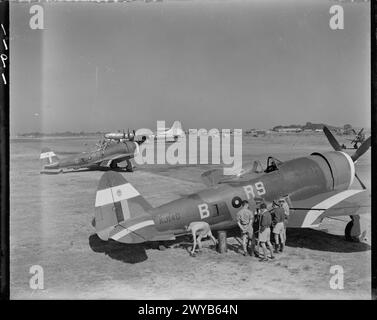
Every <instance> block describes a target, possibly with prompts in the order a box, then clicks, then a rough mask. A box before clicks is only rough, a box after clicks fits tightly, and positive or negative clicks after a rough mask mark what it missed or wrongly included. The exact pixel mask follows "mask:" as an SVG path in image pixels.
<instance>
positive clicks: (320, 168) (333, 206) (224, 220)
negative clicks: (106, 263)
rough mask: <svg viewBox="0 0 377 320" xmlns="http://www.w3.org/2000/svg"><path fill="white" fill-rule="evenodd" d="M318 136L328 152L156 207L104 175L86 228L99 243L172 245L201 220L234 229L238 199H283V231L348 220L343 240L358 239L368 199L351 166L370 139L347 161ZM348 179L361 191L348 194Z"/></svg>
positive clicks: (113, 175)
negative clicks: (335, 219) (286, 209)
mask: <svg viewBox="0 0 377 320" xmlns="http://www.w3.org/2000/svg"><path fill="white" fill-rule="evenodd" d="M324 133H325V134H326V136H327V138H328V140H329V142H330V144H331V145H332V147H333V148H334V151H329V152H324V153H319V152H314V153H312V154H311V155H309V156H306V157H300V158H296V159H293V160H289V161H286V162H279V163H276V162H274V163H275V165H274V166H273V167H271V168H270V170H264V171H262V172H258V173H255V174H254V175H251V177H250V178H249V179H247V180H244V179H239V180H232V179H231V180H230V181H221V179H220V180H218V182H219V183H217V184H215V185H212V186H211V187H209V188H207V189H205V190H202V191H200V192H198V193H194V194H191V195H187V196H185V197H183V198H180V199H178V200H174V201H172V202H169V203H166V204H164V205H162V206H160V207H156V208H153V207H152V206H151V205H150V204H149V203H148V202H147V201H146V200H145V199H144V197H143V196H142V195H141V194H140V193H139V192H138V191H137V190H136V189H135V188H134V187H133V186H132V185H131V184H130V183H129V182H127V181H126V179H125V178H124V177H123V176H122V175H120V174H119V173H117V172H106V173H105V174H104V175H103V176H102V177H101V179H100V181H99V185H98V190H97V193H96V199H95V217H94V219H93V221H92V225H93V226H94V227H95V229H96V232H97V235H98V236H99V237H100V238H101V239H102V240H109V239H112V240H115V241H118V242H122V243H142V242H146V241H166V240H174V239H175V237H176V236H178V235H181V234H184V233H185V226H187V225H189V223H190V222H192V221H201V220H203V221H206V222H208V223H209V224H210V226H211V229H212V230H224V229H227V228H232V227H235V226H236V225H237V224H236V214H237V212H238V211H239V210H240V208H241V206H242V201H243V200H248V201H249V203H250V205H251V206H254V207H256V200H257V199H258V198H263V199H264V201H266V202H270V203H271V202H272V201H273V200H274V199H277V198H279V197H282V196H288V198H289V199H290V201H289V202H290V216H289V220H288V227H291V228H312V227H317V226H318V225H319V224H320V223H321V222H322V220H323V219H324V218H327V217H336V216H347V215H349V216H350V217H351V221H350V222H349V223H348V224H347V226H346V228H345V235H346V239H348V240H351V239H352V240H354V239H355V240H359V239H360V238H362V237H363V236H364V235H365V232H363V230H361V227H360V226H361V225H360V220H359V218H360V217H359V215H360V214H363V213H368V212H369V213H370V196H369V192H368V191H367V190H365V189H366V188H365V186H364V184H363V183H362V182H361V180H360V179H359V177H358V176H357V174H356V171H355V163H356V162H357V160H358V159H359V158H360V157H361V156H362V155H363V154H364V153H365V152H367V150H368V149H369V147H370V143H371V138H370V137H369V138H368V139H367V140H366V141H365V142H364V143H363V144H362V145H361V146H360V148H358V149H357V150H356V152H355V153H354V154H352V155H351V156H350V155H348V154H347V153H345V152H342V148H341V146H340V145H339V143H338V142H337V141H336V139H335V138H334V136H333V135H332V134H331V132H330V131H329V130H328V129H327V128H324ZM270 160H271V159H270ZM270 165H271V163H270ZM354 178H356V179H357V180H358V181H359V182H360V185H361V187H362V189H350V187H351V185H352V184H353V181H354Z"/></svg>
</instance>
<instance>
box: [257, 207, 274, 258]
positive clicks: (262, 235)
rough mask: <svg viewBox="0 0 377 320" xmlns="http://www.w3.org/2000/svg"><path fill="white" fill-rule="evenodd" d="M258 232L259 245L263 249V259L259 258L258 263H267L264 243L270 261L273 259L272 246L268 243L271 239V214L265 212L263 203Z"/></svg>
mask: <svg viewBox="0 0 377 320" xmlns="http://www.w3.org/2000/svg"><path fill="white" fill-rule="evenodd" d="M260 210H261V211H260V219H261V220H260V230H259V243H260V245H261V247H262V249H263V253H264V257H263V258H261V259H260V260H259V261H268V259H267V248H266V243H267V246H268V249H269V250H270V254H271V257H270V258H271V259H274V258H275V257H274V254H273V253H272V245H271V241H270V237H271V229H270V228H271V225H272V219H271V213H270V212H269V211H268V210H267V206H266V204H265V203H262V204H261V205H260Z"/></svg>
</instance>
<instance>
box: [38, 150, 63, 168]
mask: <svg viewBox="0 0 377 320" xmlns="http://www.w3.org/2000/svg"><path fill="white" fill-rule="evenodd" d="M39 159H40V160H41V163H42V167H43V168H55V167H57V166H58V165H59V158H58V156H57V155H56V154H55V152H54V151H52V150H51V149H50V148H43V149H42V152H41V154H40V156H39Z"/></svg>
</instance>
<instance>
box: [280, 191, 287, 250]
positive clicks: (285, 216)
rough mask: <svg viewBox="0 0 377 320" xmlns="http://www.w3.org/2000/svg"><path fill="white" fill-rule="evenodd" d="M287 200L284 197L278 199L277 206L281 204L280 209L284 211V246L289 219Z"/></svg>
mask: <svg viewBox="0 0 377 320" xmlns="http://www.w3.org/2000/svg"><path fill="white" fill-rule="evenodd" d="M288 201H289V198H288V196H286V199H285V198H283V197H282V198H280V199H279V204H281V207H282V208H283V209H284V231H283V237H284V244H285V243H287V225H288V219H289V203H288Z"/></svg>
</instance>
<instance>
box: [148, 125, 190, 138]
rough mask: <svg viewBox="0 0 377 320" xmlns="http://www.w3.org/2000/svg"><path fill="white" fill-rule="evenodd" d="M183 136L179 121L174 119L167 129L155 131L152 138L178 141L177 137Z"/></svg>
mask: <svg viewBox="0 0 377 320" xmlns="http://www.w3.org/2000/svg"><path fill="white" fill-rule="evenodd" d="M184 136H185V131H184V130H183V129H182V124H181V122H180V121H174V123H173V125H172V127H171V128H170V129H167V130H161V131H157V132H156V134H155V135H153V138H154V139H155V140H159V139H165V140H166V141H178V140H179V138H181V137H184Z"/></svg>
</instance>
